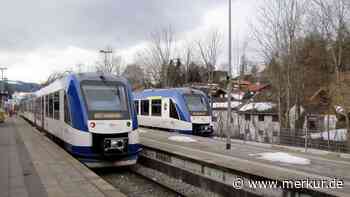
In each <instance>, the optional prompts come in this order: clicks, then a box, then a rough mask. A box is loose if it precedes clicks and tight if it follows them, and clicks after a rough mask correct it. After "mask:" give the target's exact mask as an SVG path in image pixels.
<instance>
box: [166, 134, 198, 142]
mask: <svg viewBox="0 0 350 197" xmlns="http://www.w3.org/2000/svg"><path fill="white" fill-rule="evenodd" d="M168 139H169V140H171V141H176V142H196V141H197V140H195V139H193V138H191V137H188V136H182V135H174V136H170V137H169V138H168Z"/></svg>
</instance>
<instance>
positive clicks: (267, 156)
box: [250, 152, 311, 165]
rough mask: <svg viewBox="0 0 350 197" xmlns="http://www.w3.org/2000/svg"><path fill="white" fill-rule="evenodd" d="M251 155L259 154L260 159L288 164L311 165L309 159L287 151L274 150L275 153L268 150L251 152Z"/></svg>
mask: <svg viewBox="0 0 350 197" xmlns="http://www.w3.org/2000/svg"><path fill="white" fill-rule="evenodd" d="M250 156H258V158H259V159H264V160H268V161H272V162H281V163H288V164H297V165H309V164H310V163H311V162H310V160H309V159H305V158H302V157H297V156H293V155H290V154H288V153H285V152H274V153H271V152H266V153H258V154H250Z"/></svg>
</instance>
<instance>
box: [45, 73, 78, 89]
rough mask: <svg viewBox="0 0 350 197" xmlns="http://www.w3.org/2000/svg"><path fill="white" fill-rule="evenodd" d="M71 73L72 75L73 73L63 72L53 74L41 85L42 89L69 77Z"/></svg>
mask: <svg viewBox="0 0 350 197" xmlns="http://www.w3.org/2000/svg"><path fill="white" fill-rule="evenodd" d="M70 73H72V71H68V70H67V71H62V72H53V73H51V74H50V75H49V77H48V78H47V79H46V80H45V81H44V82H43V83H41V86H42V87H45V86H48V85H49V84H51V83H53V82H54V81H56V80H58V79H61V78H63V77H65V76H67V75H69V74H70Z"/></svg>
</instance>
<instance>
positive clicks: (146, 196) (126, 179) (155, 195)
mask: <svg viewBox="0 0 350 197" xmlns="http://www.w3.org/2000/svg"><path fill="white" fill-rule="evenodd" d="M94 171H95V173H97V174H98V175H99V176H100V177H101V178H103V179H105V180H106V181H107V182H109V183H110V184H112V185H113V186H114V187H116V188H118V189H120V191H121V192H122V193H124V194H126V195H127V196H128V197H164V196H168V197H180V196H182V195H181V194H179V193H177V192H175V191H173V190H171V189H169V188H167V187H164V186H162V185H160V184H158V183H156V182H155V181H153V180H151V179H149V178H146V177H144V176H141V175H139V174H137V173H135V172H133V171H132V170H131V169H130V168H128V167H123V168H103V169H96V170H94Z"/></svg>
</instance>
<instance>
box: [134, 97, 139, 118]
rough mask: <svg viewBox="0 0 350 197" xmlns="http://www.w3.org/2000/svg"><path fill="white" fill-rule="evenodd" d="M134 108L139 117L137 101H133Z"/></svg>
mask: <svg viewBox="0 0 350 197" xmlns="http://www.w3.org/2000/svg"><path fill="white" fill-rule="evenodd" d="M134 107H135V111H136V114H137V115H139V101H138V100H136V101H134Z"/></svg>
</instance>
